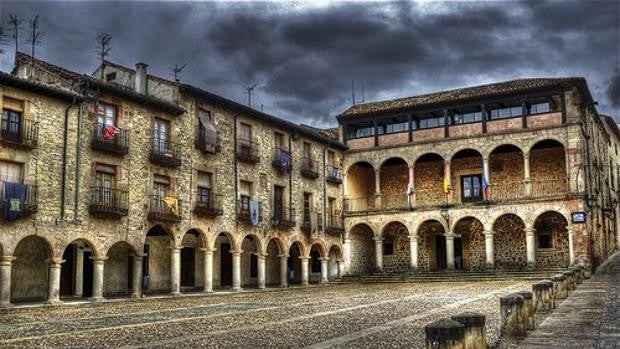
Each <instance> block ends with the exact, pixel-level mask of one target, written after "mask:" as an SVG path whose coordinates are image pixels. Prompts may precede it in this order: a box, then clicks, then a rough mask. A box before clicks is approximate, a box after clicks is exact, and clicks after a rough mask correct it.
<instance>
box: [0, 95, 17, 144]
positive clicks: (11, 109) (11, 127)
mask: <svg viewBox="0 0 620 349" xmlns="http://www.w3.org/2000/svg"><path fill="white" fill-rule="evenodd" d="M4 104H5V105H4V109H2V122H1V125H0V130H2V137H3V138H8V139H16V140H17V139H20V137H21V128H22V107H21V102H20V101H16V100H13V99H9V98H5V100H4Z"/></svg>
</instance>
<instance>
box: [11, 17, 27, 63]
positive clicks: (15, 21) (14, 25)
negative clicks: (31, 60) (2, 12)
mask: <svg viewBox="0 0 620 349" xmlns="http://www.w3.org/2000/svg"><path fill="white" fill-rule="evenodd" d="M23 22H24V21H23V20H21V19H19V18H18V17H17V15H14V14H10V15H9V24H10V25H11V30H12V31H13V39H14V40H15V53H17V51H18V48H19V40H18V39H19V31H20V30H23V28H22V27H21V25H22V23H23Z"/></svg>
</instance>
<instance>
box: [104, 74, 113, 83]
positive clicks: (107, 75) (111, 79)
mask: <svg viewBox="0 0 620 349" xmlns="http://www.w3.org/2000/svg"><path fill="white" fill-rule="evenodd" d="M114 80H116V72H113V73H107V74H106V75H105V81H107V82H111V81H114Z"/></svg>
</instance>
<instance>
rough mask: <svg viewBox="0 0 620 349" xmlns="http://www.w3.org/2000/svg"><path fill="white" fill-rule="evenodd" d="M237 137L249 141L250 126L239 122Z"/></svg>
mask: <svg viewBox="0 0 620 349" xmlns="http://www.w3.org/2000/svg"><path fill="white" fill-rule="evenodd" d="M239 138H240V139H243V140H245V141H248V142H250V140H251V139H252V126H250V125H248V124H244V123H241V124H240V125H239Z"/></svg>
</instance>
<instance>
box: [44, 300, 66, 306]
mask: <svg viewBox="0 0 620 349" xmlns="http://www.w3.org/2000/svg"><path fill="white" fill-rule="evenodd" d="M45 304H47V305H54V306H56V305H62V301H61V300H60V299H55V300H51V301H46V302H45Z"/></svg>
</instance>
